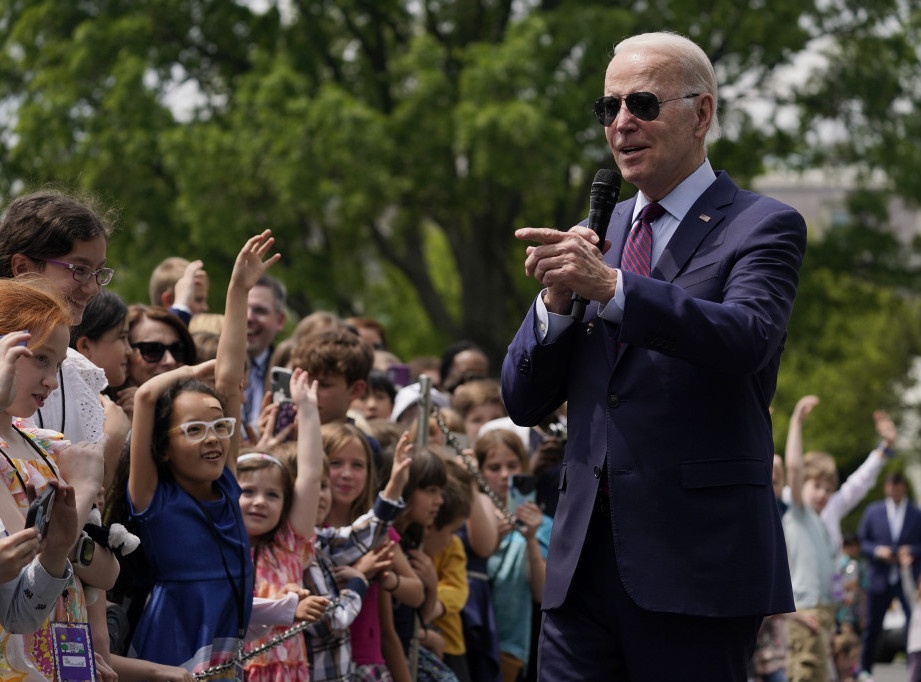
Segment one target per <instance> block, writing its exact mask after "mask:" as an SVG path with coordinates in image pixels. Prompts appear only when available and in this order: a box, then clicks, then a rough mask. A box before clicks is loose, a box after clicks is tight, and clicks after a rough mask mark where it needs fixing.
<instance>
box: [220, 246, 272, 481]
mask: <svg viewBox="0 0 921 682" xmlns="http://www.w3.org/2000/svg"><path fill="white" fill-rule="evenodd" d="M274 243H275V239H274V238H273V237H272V231H271V230H265V231H264V232H263V233H262V234H259V235H256V236H255V237H251V238H250V239H248V240H247V242H246V243H245V244H244V245H243V248H242V249H240V253H238V254H237V260H236V261H235V262H234V264H233V273H231V275H230V284H229V285H228V287H227V301H226V303H225V306H224V324H223V326H222V327H221V338H220V340H219V341H218V344H217V366H216V367H215V370H214V380H215V387H216V388H217V392H218V395H220V396H221V399H222V400H223V401H224V414H226V415H227V416H230V417H236V418H237V419H238V420H240V418H241V413H242V408H243V368H244V365H245V363H246V314H247V307H246V306H247V298H248V296H249V290H250V289H252V288H253V287H254V286H255V285H256V282H258V281H259V278H260V277H262V275H264V274H265V271H266V270H268V269H269V267H270V266H272V265H273V264H274V263H276V262H277V261H278V259H279V258H281V254H279V253H276V254H275V255H273V256H271V257H269V258H268V259H267V260H264V259H265V257H266V254H267V253H268V252H269V250H270V249H271V248H272V245H273V244H274ZM242 431H243V424H242V422H241V423H240V428H238V429H235V430H234V433H233V437H232V438H231V439H230V449H229V450H228V453H227V466H228V467H230V470H231V471H233V472H234V473H236V470H237V455H238V454H239V452H240V434H241V433H242Z"/></svg>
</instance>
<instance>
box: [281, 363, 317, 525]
mask: <svg viewBox="0 0 921 682" xmlns="http://www.w3.org/2000/svg"><path fill="white" fill-rule="evenodd" d="M291 399H292V400H293V401H294V404H295V405H297V478H295V479H294V499H293V500H292V501H291V512H290V513H289V514H288V518H289V519H290V520H291V527H292V528H294V530H296V531H297V532H298V533H299V534H300V535H301V536H302V537H305V538H309V537H311V536H312V535H313V533H314V526H315V525H316V521H317V500H318V499H319V497H320V479H321V478H322V476H323V439H322V438H321V437H320V412H319V410H318V409H317V382H316V381H315V380H314V381H311V380H310V378H309V377H308V376H307V372H305V371H304V370H302V369H300V368H297V369H295V370H294V373H293V374H292V375H291Z"/></svg>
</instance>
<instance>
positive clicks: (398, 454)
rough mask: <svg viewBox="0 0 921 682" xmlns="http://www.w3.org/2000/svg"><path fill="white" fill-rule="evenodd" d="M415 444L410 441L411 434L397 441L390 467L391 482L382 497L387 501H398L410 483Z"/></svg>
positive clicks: (406, 434) (383, 491)
mask: <svg viewBox="0 0 921 682" xmlns="http://www.w3.org/2000/svg"><path fill="white" fill-rule="evenodd" d="M412 449H413V444H412V443H411V442H410V440H409V434H408V433H404V434H403V435H402V436H400V440H398V441H397V446H396V449H395V450H394V453H393V465H392V466H391V467H390V480H389V481H387V485H386V486H385V487H384V489H383V490H382V491H381V495H383V496H384V498H385V499H387V500H392V501H394V502H395V501H397V500H399V499H401V498H402V496H403V488H405V487H406V484H407V483H409V467H410V466H412V463H413V462H412V458H411V457H410V455H409V453H410V452H412Z"/></svg>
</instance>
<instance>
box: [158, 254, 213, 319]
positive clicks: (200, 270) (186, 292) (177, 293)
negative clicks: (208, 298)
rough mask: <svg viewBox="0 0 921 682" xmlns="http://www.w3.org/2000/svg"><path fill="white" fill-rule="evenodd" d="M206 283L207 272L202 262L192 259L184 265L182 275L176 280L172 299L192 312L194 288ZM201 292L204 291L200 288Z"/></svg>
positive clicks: (193, 309) (193, 307)
mask: <svg viewBox="0 0 921 682" xmlns="http://www.w3.org/2000/svg"><path fill="white" fill-rule="evenodd" d="M207 283H208V273H206V272H205V268H204V263H202V262H201V261H200V260H193V261H192V262H191V263H189V264H188V265H187V266H186V268H185V271H183V273H182V277H180V278H179V279H178V280H177V281H176V286H175V287H174V288H173V301H174V302H175V303H176V304H178V305H184V306H185V307H186V308H189V309H190V310H192V311H193V312H194V311H195V289H196V288H200V287H204V286H207ZM202 293H204V290H202ZM164 307H166V306H164Z"/></svg>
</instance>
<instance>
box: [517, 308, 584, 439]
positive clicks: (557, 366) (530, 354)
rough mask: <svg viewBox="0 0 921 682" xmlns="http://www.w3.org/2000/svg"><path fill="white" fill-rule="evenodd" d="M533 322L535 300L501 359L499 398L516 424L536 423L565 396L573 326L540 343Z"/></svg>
mask: <svg viewBox="0 0 921 682" xmlns="http://www.w3.org/2000/svg"><path fill="white" fill-rule="evenodd" d="M536 324H537V312H536V304H532V305H531V309H530V310H529V311H528V314H527V315H526V316H525V318H524V322H522V323H521V327H520V328H519V329H518V333H517V334H515V338H514V339H512V343H511V345H509V348H508V353H506V355H505V361H504V362H503V363H502V400H503V402H504V403H505V409H506V411H507V412H508V416H509V417H511V418H512V421H514V422H515V423H516V424H518V425H519V426H534V425H536V424H539V423H540V422H541V420H543V418H544V417H546V416H547V415H548V414H550V413H551V412H553V411H554V410H555V409H557V408H558V407H559V406H560V405H561V404H562V403H563V402H564V401H565V400H566V375H567V373H568V368H569V359H570V356H571V353H572V338H573V326H572V325H570V327H569V328H568V329H566V330H565V331H564V332H562V334H560V336H559V337H558V338H556V339H555V340H554V341H553V342H551V343H542V342H541V341H540V340H539V339H538V338H537V332H536ZM536 368H539V370H537V371H536Z"/></svg>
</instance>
